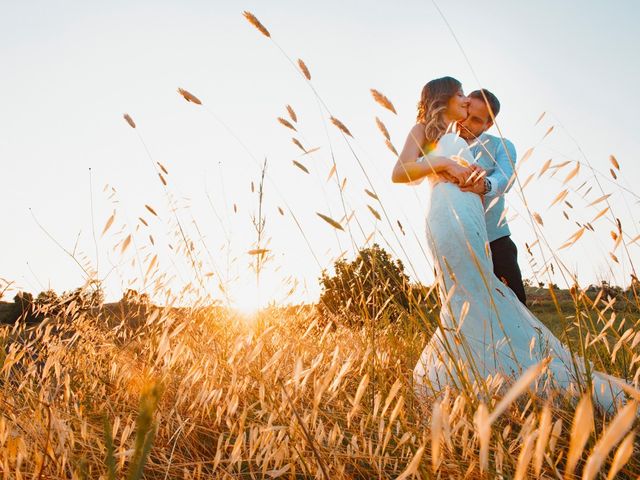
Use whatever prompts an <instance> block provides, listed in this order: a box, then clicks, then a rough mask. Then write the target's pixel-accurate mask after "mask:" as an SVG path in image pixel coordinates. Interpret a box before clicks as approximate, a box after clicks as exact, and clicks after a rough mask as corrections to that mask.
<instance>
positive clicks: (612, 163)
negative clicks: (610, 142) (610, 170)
mask: <svg viewBox="0 0 640 480" xmlns="http://www.w3.org/2000/svg"><path fill="white" fill-rule="evenodd" d="M609 161H610V162H611V165H613V166H614V167H615V169H616V170H620V164H619V163H618V160H617V159H616V157H615V156H614V155H609Z"/></svg>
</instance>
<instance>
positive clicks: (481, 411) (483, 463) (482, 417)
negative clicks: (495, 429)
mask: <svg viewBox="0 0 640 480" xmlns="http://www.w3.org/2000/svg"><path fill="white" fill-rule="evenodd" d="M473 423H474V425H475V427H476V433H477V434H478V442H479V443H480V458H479V459H478V461H479V462H480V473H483V472H485V471H486V470H487V468H488V467H489V441H490V439H491V422H490V421H489V410H487V406H486V405H485V404H484V403H481V404H480V405H479V406H478V409H477V410H476V413H475V414H474V416H473Z"/></svg>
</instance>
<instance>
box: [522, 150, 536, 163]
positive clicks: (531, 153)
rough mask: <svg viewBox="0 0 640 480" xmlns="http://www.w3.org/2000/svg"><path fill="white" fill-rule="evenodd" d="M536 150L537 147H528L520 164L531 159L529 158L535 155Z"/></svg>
mask: <svg viewBox="0 0 640 480" xmlns="http://www.w3.org/2000/svg"><path fill="white" fill-rule="evenodd" d="M534 151H535V147H530V148H529V149H527V151H526V152H524V155H522V158H521V159H520V164H521V165H522V163H523V162H526V161H527V160H529V158H531V155H533V152H534Z"/></svg>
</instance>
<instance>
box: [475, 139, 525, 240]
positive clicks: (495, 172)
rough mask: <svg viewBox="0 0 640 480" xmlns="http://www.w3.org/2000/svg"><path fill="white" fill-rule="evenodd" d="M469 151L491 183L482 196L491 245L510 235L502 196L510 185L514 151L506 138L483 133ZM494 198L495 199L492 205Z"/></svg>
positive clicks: (514, 160) (514, 156) (514, 159)
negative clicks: (488, 189) (485, 172)
mask: <svg viewBox="0 0 640 480" xmlns="http://www.w3.org/2000/svg"><path fill="white" fill-rule="evenodd" d="M471 152H472V153H473V157H474V158H475V159H476V162H475V163H477V164H478V165H480V166H481V167H482V168H484V169H485V170H486V171H487V178H488V179H489V180H490V181H491V190H490V191H489V192H487V193H486V194H485V195H484V208H485V214H484V216H485V222H486V224H487V236H488V237H489V241H490V242H493V241H494V240H497V239H498V238H501V237H505V236H507V235H511V231H510V230H509V225H507V220H506V218H502V219H501V217H504V216H503V213H504V194H505V193H507V192H508V191H509V188H511V185H512V183H513V182H512V177H513V169H514V165H515V162H516V149H515V147H514V146H513V143H511V142H510V141H509V140H507V139H506V138H500V137H494V136H493V135H489V134H488V133H483V134H482V135H480V137H478V139H477V140H476V141H475V142H474V143H472V144H471ZM496 198H498V200H496V201H495V203H494V200H495V199H496ZM489 207H490V208H489Z"/></svg>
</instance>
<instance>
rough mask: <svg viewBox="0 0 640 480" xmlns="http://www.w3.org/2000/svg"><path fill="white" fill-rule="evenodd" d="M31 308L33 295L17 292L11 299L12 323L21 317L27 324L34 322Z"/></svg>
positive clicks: (34, 317)
mask: <svg viewBox="0 0 640 480" xmlns="http://www.w3.org/2000/svg"><path fill="white" fill-rule="evenodd" d="M33 307H34V305H33V295H32V294H31V293H29V292H18V293H17V294H16V296H15V297H13V313H14V315H13V317H14V322H15V321H16V320H17V319H19V318H20V317H23V318H24V319H25V321H27V322H34V321H36V320H37V319H36V316H35V315H34V308H33Z"/></svg>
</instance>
